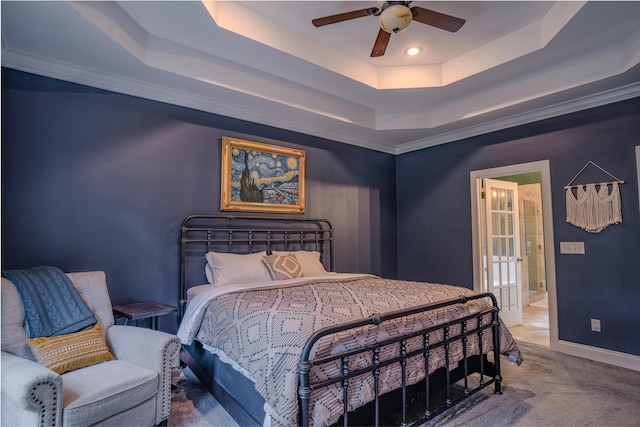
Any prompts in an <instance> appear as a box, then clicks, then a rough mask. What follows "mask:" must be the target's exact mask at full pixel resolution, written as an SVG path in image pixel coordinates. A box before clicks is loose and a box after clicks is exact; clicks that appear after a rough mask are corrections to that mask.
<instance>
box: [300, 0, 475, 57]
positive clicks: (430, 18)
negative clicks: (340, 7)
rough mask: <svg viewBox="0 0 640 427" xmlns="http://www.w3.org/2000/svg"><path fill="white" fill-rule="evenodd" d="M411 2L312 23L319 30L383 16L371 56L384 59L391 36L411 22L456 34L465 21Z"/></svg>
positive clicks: (384, 3) (387, 3) (384, 4)
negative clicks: (357, 19)
mask: <svg viewBox="0 0 640 427" xmlns="http://www.w3.org/2000/svg"><path fill="white" fill-rule="evenodd" d="M411 3H412V2H410V1H379V2H378V7H369V8H367V9H359V10H353V11H351V12H345V13H339V14H337V15H331V16H325V17H323V18H316V19H314V20H312V21H311V22H312V23H313V25H315V26H316V27H322V26H324V25H329V24H336V23H338V22H343V21H348V20H350V19H356V18H362V17H364V16H370V15H373V16H380V30H378V37H376V41H375V43H374V44H373V49H372V50H371V56H372V57H376V56H382V55H384V52H385V51H386V50H387V44H388V43H389V39H390V38H391V33H399V32H401V31H404V30H406V29H407V27H408V26H409V24H410V23H411V21H412V20H413V21H418V22H421V23H423V24H427V25H431V26H432V27H436V28H440V29H442V30H446V31H450V32H452V33H455V32H456V31H458V30H459V29H460V28H461V27H462V25H464V23H465V22H466V20H464V19H461V18H456V17H455V16H450V15H445V14H444V13H440V12H436V11H433V10H429V9H425V8H422V7H419V6H413V7H409V6H410V5H411Z"/></svg>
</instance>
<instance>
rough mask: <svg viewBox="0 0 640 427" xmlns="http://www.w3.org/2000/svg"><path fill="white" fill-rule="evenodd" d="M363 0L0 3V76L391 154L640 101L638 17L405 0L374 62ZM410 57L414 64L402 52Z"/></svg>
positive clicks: (596, 7)
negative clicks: (458, 21) (5, 71)
mask: <svg viewBox="0 0 640 427" xmlns="http://www.w3.org/2000/svg"><path fill="white" fill-rule="evenodd" d="M376 6H378V4H377V2H376V1H367V2H362V1H281V2H271V1H236V2H232V1H203V2H197V1H194V2H184V1H177V2H170V1H140V2H131V1H120V2H92V1H90V2H55V1H45V2H35V1H27V2H23V1H15V2H14V1H9V2H8V1H3V2H2V3H1V7H2V65H3V66H6V67H10V68H15V69H18V70H23V71H28V72H32V73H36V74H41V75H45V76H49V77H54V78H59V79H62V80H68V81H72V82H77V83H81V84H86V85H90V86H95V87H98V88H103V89H108V90H112V91H116V92H121V93H126V94H131V95H135V96H140V97H144V98H149V99H153V100H157V101H162V102H167V103H172V104H176V105H182V106H186V107H190V108H195V109H199V110H203V111H208V112H212V113H216V114H221V115H224V116H230V117H235V118H239V119H243V120H248V121H252V122H257V123H262V124H266V125H270V126H275V127H280V128H284V129H289V130H293V131H297V132H303V133H306V134H310V135H315V136H319V137H324V138H328V139H331V140H336V141H340V142H344V143H347V144H353V145H357V146H362V147H367V148H371V149H374V150H379V151H383V152H387V153H392V154H400V153H404V152H408V151H412V150H416V149H420V148H423V147H428V146H433V145H437V144H442V143H447V142H451V141H456V140H459V139H462V138H465V137H469V136H474V135H478V134H481V133H485V132H490V131H493V130H498V129H503V128H506V127H510V126H514V125H518V124H522V123H527V122H531V121H534V120H539V119H544V118H547V117H552V116H554V115H558V114H563V113H567V112H572V111H577V110H580V109H584V108H590V107H593V106H597V105H603V104H606V103H610V102H615V101H619V100H623V99H628V98H631V97H636V96H640V66H639V63H640V18H639V17H640V2H638V1H623V2H609V1H606V2H578V1H569V2H552V1H540V2H518V1H515V2H509V1H498V2H484V1H464V2H463V1H447V2H444V1H433V2H429V1H414V2H412V6H421V7H423V8H427V9H432V10H435V11H438V12H441V13H446V14H449V15H453V16H456V17H459V18H463V19H466V21H467V22H466V23H465V25H464V26H463V27H462V28H461V29H460V30H459V31H458V32H456V33H449V32H447V31H443V30H440V29H437V28H434V27H430V26H428V25H425V24H422V23H420V22H415V21H414V22H412V23H411V25H410V26H409V28H407V30H405V31H404V32H402V33H399V34H392V35H391V39H390V42H389V45H388V48H387V52H386V54H385V55H384V56H383V57H380V58H371V57H370V56H369V53H370V52H371V48H372V46H373V42H374V40H375V37H376V35H377V32H378V28H379V24H378V18H377V17H374V16H367V17H363V18H358V19H354V20H350V21H345V22H341V23H337V24H333V25H328V26H324V27H319V28H316V27H314V26H313V25H312V24H311V20H312V19H313V18H318V17H322V16H327V15H334V14H337V13H342V12H347V11H352V10H357V9H363V8H368V7H376ZM412 44H420V45H421V46H422V48H423V52H422V54H421V55H419V56H417V57H413V58H410V57H408V56H406V55H404V53H403V51H404V49H405V48H406V47H408V46H409V45H412Z"/></svg>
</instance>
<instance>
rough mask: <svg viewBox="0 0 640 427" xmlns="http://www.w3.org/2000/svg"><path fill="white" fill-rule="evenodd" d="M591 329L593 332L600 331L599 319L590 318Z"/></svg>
mask: <svg viewBox="0 0 640 427" xmlns="http://www.w3.org/2000/svg"><path fill="white" fill-rule="evenodd" d="M591 330H592V331H593V332H601V330H600V319H591Z"/></svg>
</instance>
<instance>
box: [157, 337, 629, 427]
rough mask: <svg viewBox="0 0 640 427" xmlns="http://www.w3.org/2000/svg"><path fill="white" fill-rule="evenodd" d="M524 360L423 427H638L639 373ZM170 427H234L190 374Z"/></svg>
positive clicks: (542, 351) (182, 381) (178, 380)
mask: <svg viewBox="0 0 640 427" xmlns="http://www.w3.org/2000/svg"><path fill="white" fill-rule="evenodd" d="M519 345H520V349H521V350H522V353H523V355H524V358H525V361H524V363H523V364H522V365H521V366H515V365H509V364H507V363H506V360H505V359H504V358H503V359H501V360H502V361H503V363H502V374H503V377H504V381H503V387H504V393H503V394H502V395H494V394H493V393H492V388H490V389H487V390H485V391H483V392H481V393H478V394H476V395H474V396H473V397H472V398H471V399H470V400H469V401H468V403H463V404H462V406H463V407H457V408H453V409H452V410H450V412H449V413H447V414H444V415H441V416H440V417H438V418H436V419H434V420H431V421H430V422H428V423H427V424H425V426H424V427H436V426H437V427H443V426H446V427H463V426H464V427H467V426H473V427H475V426H478V427H484V426H486V427H499V426H519V427H579V426H585V427H586V426H593V427H596V426H597V427H623V426H633V427H638V426H640V372H637V371H631V370H628V369H623V368H618V367H615V366H611V365H607V364H604V363H599V362H593V361H590V360H586V359H581V358H578V357H574V356H568V355H564V354H561V353H557V352H552V351H550V350H549V348H548V347H544V346H540V345H536V344H531V343H527V342H520V343H519ZM173 383H174V384H176V385H177V389H176V390H175V391H174V392H173V399H172V406H171V416H170V417H169V426H185V427H186V426H189V427H191V426H195V427H200V426H202V427H206V426H213V427H236V426H237V424H236V423H235V422H234V421H233V420H232V419H231V418H230V417H229V415H228V414H227V413H226V412H225V411H224V409H222V407H221V406H220V405H219V404H218V402H216V401H215V399H213V397H211V395H209V393H207V391H206V390H205V389H204V387H202V385H200V383H199V382H198V380H197V379H196V378H195V376H194V375H193V374H192V373H191V371H190V370H189V369H184V370H176V371H175V372H174V375H173Z"/></svg>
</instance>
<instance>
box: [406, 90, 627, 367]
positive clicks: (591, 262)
mask: <svg viewBox="0 0 640 427" xmlns="http://www.w3.org/2000/svg"><path fill="white" fill-rule="evenodd" d="M638 135H640V98H635V99H632V100H628V101H624V102H619V103H616V104H612V105H608V106H603V107H599V108H594V109H590V110H587V111H582V112H578V113H574V114H570V115H566V116H562V117H557V118H553V119H549V120H545V121H541V122H537V123H533V124H529V125H524V126H520V127H517V128H511V129H508V130H504V131H500V132H494V133H491V134H487V135H482V136H479V137H475V138H471V139H468V140H465V141H458V142H456V143H454V144H445V145H440V146H436V147H432V148H428V149H424V150H420V151H416V152H411V153H407V154H403V155H400V156H398V158H397V164H396V168H397V178H396V179H397V184H398V196H397V197H398V275H399V277H400V278H403V279H412V280H428V281H433V282H442V283H450V284H457V285H461V286H466V287H469V288H472V287H473V272H472V266H473V253H472V244H471V200H470V199H471V194H470V188H469V173H470V172H471V171H474V170H481V169H487V168H493V167H500V166H506V165H512V164H519V163H526V162H533V161H539V160H547V159H548V160H549V163H550V168H551V185H552V205H553V232H554V238H555V253H556V272H557V275H556V278H557V296H558V328H559V331H558V332H559V338H560V339H561V340H567V341H571V342H576V343H581V344H586V345H590V346H595V347H600V348H606V349H610V350H615V351H620V352H624V353H630V354H635V355H640V340H638V339H637V337H638V332H637V329H638V326H639V325H640V310H638V304H639V303H640V215H639V205H638V181H637V175H636V160H635V146H636V145H640V139H638ZM589 160H591V161H594V162H595V163H597V164H598V165H600V166H602V167H603V168H605V169H606V170H608V171H609V172H611V173H612V174H613V175H615V176H616V177H618V178H619V179H622V180H625V181H626V183H625V184H623V185H621V187H620V189H621V197H622V217H623V223H622V224H618V225H613V226H610V227H608V228H606V229H605V230H604V231H602V232H600V233H597V234H591V233H587V232H586V231H583V230H581V229H579V228H577V227H575V226H573V225H570V224H568V223H566V221H565V219H566V211H565V190H564V186H565V185H566V184H568V183H569V182H570V181H571V180H572V178H573V177H574V176H575V175H576V174H577V173H578V172H579V171H580V169H582V167H583V166H584V165H585V164H586V163H587V162H588V161H589ZM594 170H595V172H598V170H597V168H595V169H594V168H593V167H592V168H589V169H587V170H586V171H585V173H586V175H585V174H583V175H581V176H580V179H579V180H578V181H576V183H587V182H594V181H595V182H600V181H604V180H608V179H609V178H608V177H607V176H606V175H605V174H603V173H599V174H597V173H594ZM589 174H592V175H593V176H591V177H590V176H589ZM561 241H568V242H574V241H583V242H584V243H585V248H586V254H585V255H579V256H578V255H563V254H560V250H559V242H561ZM591 318H598V319H600V320H601V322H602V332H601V333H595V332H591V329H590V320H589V319H591Z"/></svg>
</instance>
